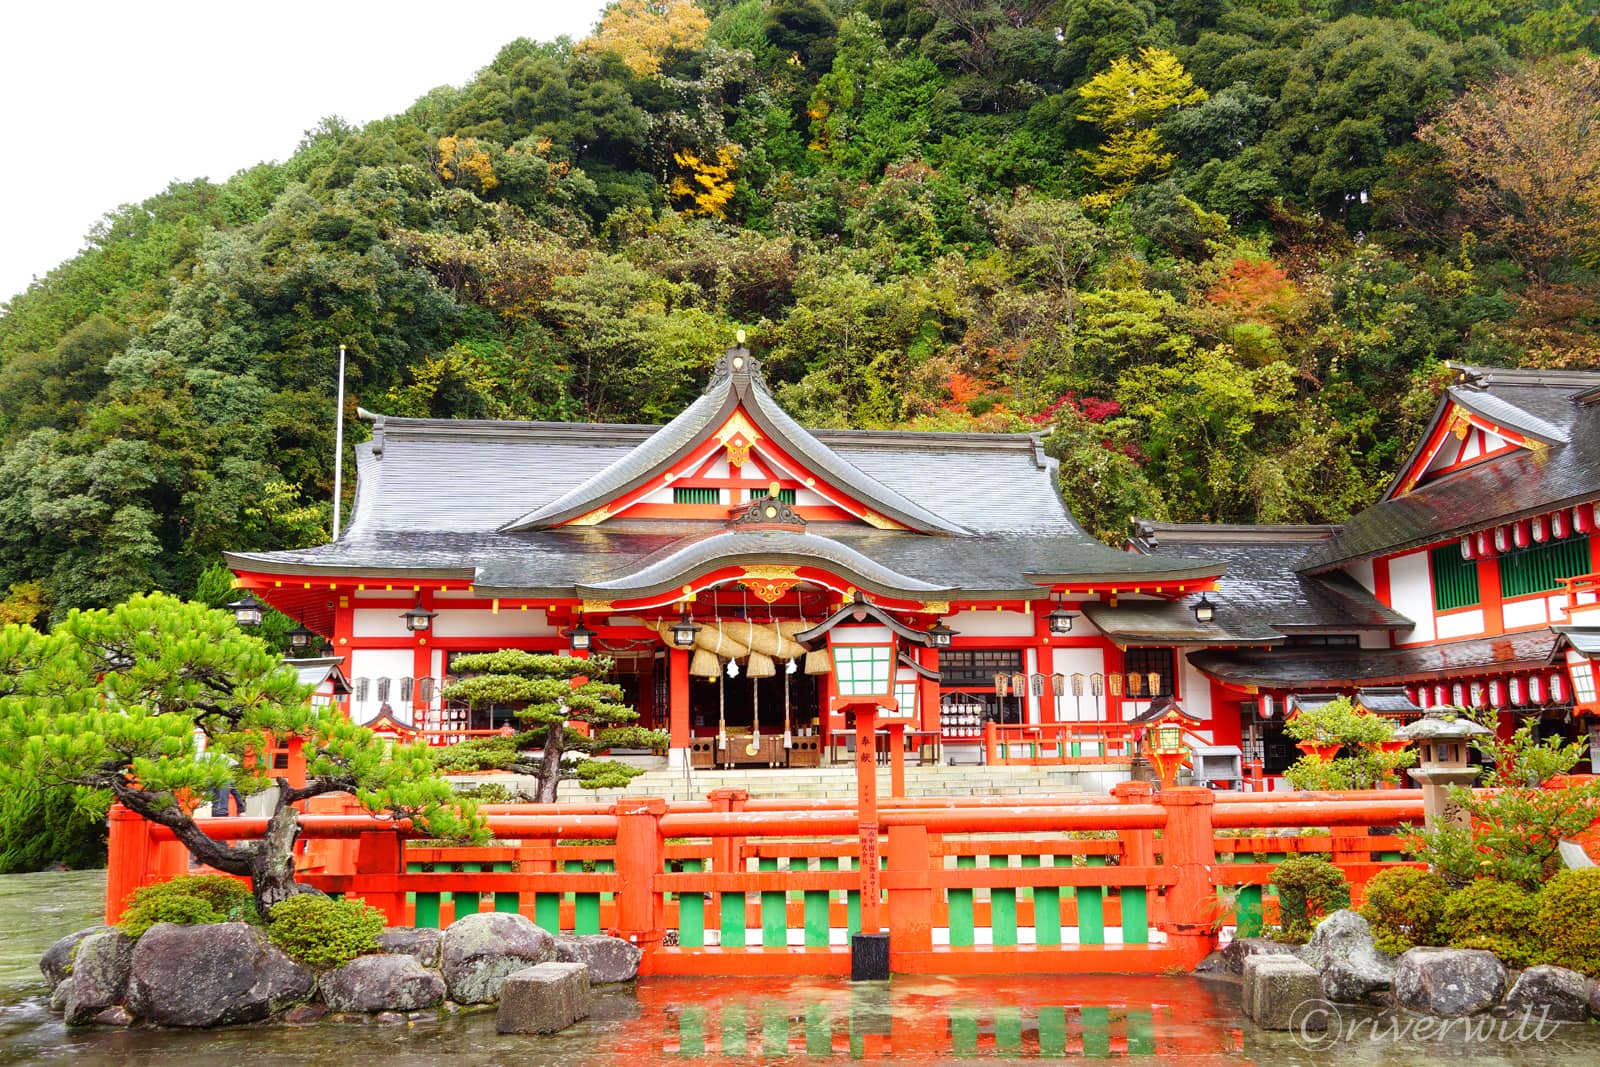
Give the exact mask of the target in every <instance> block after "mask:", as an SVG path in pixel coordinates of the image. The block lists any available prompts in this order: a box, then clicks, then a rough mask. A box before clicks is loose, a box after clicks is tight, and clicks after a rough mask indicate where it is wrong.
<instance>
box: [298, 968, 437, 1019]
mask: <svg viewBox="0 0 1600 1067" xmlns="http://www.w3.org/2000/svg"><path fill="white" fill-rule="evenodd" d="M318 988H320V989H321V990H322V1002H323V1003H324V1004H326V1005H327V1006H328V1009H329V1010H330V1011H351V1012H355V1011H359V1012H378V1011H417V1010H418V1009H420V1008H431V1007H434V1006H435V1005H437V1004H439V1003H440V1002H442V1001H443V1000H444V979H443V978H440V977H439V975H438V974H437V973H436V972H434V971H430V970H428V969H427V968H426V967H424V966H423V965H422V964H420V963H418V962H417V959H416V957H415V956H407V955H399V956H358V957H357V958H356V959H353V960H351V961H350V962H349V963H347V964H345V965H344V966H343V967H340V968H339V969H338V970H336V971H329V972H328V973H327V974H325V975H323V976H322V980H321V981H320V982H319V983H318Z"/></svg>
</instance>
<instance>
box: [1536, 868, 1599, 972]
mask: <svg viewBox="0 0 1600 1067" xmlns="http://www.w3.org/2000/svg"><path fill="white" fill-rule="evenodd" d="M1535 932H1536V933H1537V935H1538V937H1539V940H1540V941H1541V942H1543V944H1544V947H1545V948H1544V955H1543V957H1542V959H1541V961H1540V962H1542V963H1553V964H1555V965H1556V966H1558V967H1569V968H1571V969H1572V970H1574V971H1582V972H1583V973H1584V974H1587V975H1591V976H1597V977H1600V868H1594V867H1590V868H1586V869H1584V870H1580V871H1561V872H1559V873H1557V874H1556V876H1555V877H1554V878H1552V879H1550V881H1549V882H1547V883H1546V884H1545V887H1544V889H1543V890H1542V891H1541V892H1540V893H1539V924H1538V927H1537V929H1536V931H1535Z"/></svg>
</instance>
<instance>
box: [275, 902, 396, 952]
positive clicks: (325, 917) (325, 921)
mask: <svg viewBox="0 0 1600 1067" xmlns="http://www.w3.org/2000/svg"><path fill="white" fill-rule="evenodd" d="M271 918H272V921H271V924H270V925H269V926H268V927H267V936H268V937H270V938H272V943H273V944H274V945H277V946H278V947H279V948H281V949H283V951H285V952H287V953H288V954H289V955H291V956H293V957H294V958H295V959H297V960H299V961H300V962H301V963H304V964H306V965H307V966H308V967H316V968H317V969H319V970H325V969H329V968H333V967H343V966H344V965H345V964H347V963H349V962H350V961H351V960H353V959H355V958H356V957H357V956H363V955H366V954H367V953H369V952H376V951H378V935H379V934H381V933H383V925H384V915H383V912H381V911H379V910H378V909H377V908H374V907H372V906H371V905H369V904H368V903H367V902H366V901H364V900H360V899H352V900H334V899H333V898H331V897H323V896H317V895H316V894H314V893H303V894H301V895H299V896H294V897H290V898H289V899H288V900H285V901H281V902H280V903H278V904H277V905H275V906H274V907H273V909H272V916H271Z"/></svg>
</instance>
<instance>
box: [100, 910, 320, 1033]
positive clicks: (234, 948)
mask: <svg viewBox="0 0 1600 1067" xmlns="http://www.w3.org/2000/svg"><path fill="white" fill-rule="evenodd" d="M314 988H316V976H315V975H314V974H313V973H312V972H311V969H310V968H308V967H303V966H301V965H300V964H298V963H296V962H295V961H294V960H292V959H290V958H289V957H288V956H286V955H284V954H283V952H281V951H280V950H279V949H278V947H277V946H276V945H274V944H273V943H272V942H271V941H268V940H267V935H266V934H264V933H262V932H261V931H260V930H258V929H257V928H256V927H254V926H249V925H246V924H245V923H214V924H210V925H204V926H175V925H173V924H172V923H157V924H156V925H155V926H152V927H151V928H150V929H149V930H148V931H146V932H145V935H144V936H143V937H141V938H140V939H139V943H138V945H137V946H135V948H134V950H133V966H132V970H131V971H130V974H129V977H128V1010H129V1011H131V1012H133V1014H134V1015H135V1016H136V1017H138V1018H139V1019H141V1020H143V1021H145V1022H149V1023H155V1024H156V1025H158V1026H226V1025H228V1024H229V1023H248V1022H255V1021H256V1020H258V1019H265V1018H267V1017H268V1016H269V1015H272V1014H274V1013H276V1012H278V1011H281V1010H283V1009H284V1008H287V1007H289V1006H291V1005H294V1004H298V1003H301V1002H302V1001H305V1000H309V999H310V997H311V991H312V990H313V989H314Z"/></svg>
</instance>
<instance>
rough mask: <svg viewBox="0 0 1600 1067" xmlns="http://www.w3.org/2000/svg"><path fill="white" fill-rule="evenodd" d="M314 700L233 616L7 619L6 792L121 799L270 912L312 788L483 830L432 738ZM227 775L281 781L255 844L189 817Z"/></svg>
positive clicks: (0, 735)
mask: <svg viewBox="0 0 1600 1067" xmlns="http://www.w3.org/2000/svg"><path fill="white" fill-rule="evenodd" d="M308 698H309V690H308V688H307V687H305V686H302V685H301V684H300V683H299V680H298V677H297V676H296V674H295V673H294V671H292V670H288V669H286V668H285V667H284V665H283V662H282V660H281V659H279V657H278V656H277V655H276V654H275V653H273V652H271V651H269V650H268V649H267V647H266V646H265V645H264V644H263V643H262V642H261V640H260V639H259V638H256V637H254V636H252V635H248V634H245V633H243V632H241V631H240V630H239V629H238V628H237V626H235V624H234V621H233V616H232V614H231V613H229V612H225V611H217V610H215V609H212V608H208V607H206V606H204V605H203V604H198V603H193V602H182V601H178V600H176V599H174V598H172V597H170V596H167V595H165V594H161V593H157V594H152V595H141V596H135V597H131V598H129V599H128V600H127V601H125V602H124V603H122V604H119V605H117V606H116V607H114V608H110V609H96V610H92V611H78V610H74V611H72V612H71V613H69V614H68V615H67V617H66V618H65V619H63V620H62V621H61V622H60V623H59V624H58V625H57V626H56V627H55V628H54V629H53V630H52V631H51V632H50V633H49V634H41V633H39V632H38V631H37V630H34V629H33V628H31V627H29V626H24V625H19V624H15V623H13V624H11V625H8V626H5V627H3V628H0V755H3V757H4V758H3V759H0V792H10V791H12V790H31V789H38V788H41V787H43V788H47V789H50V790H55V791H58V792H63V793H64V792H67V791H70V792H71V793H72V795H73V796H74V799H75V801H76V803H77V804H78V805H79V806H80V807H81V808H82V809H83V810H85V811H92V812H94V813H96V814H98V815H100V816H102V817H103V816H104V814H105V812H106V810H107V808H108V807H109V805H110V803H111V802H112V801H113V800H115V801H116V802H118V803H121V804H122V805H123V806H125V807H127V808H128V809H129V810H131V811H133V812H135V813H136V814H138V815H141V816H143V817H144V818H146V819H149V820H151V821H153V822H156V823H159V824H161V825H163V826H166V827H168V828H170V829H171V830H172V831H173V833H174V834H175V835H176V836H177V838H178V840H180V841H181V842H182V843H183V844H184V845H185V847H187V848H188V850H189V852H190V853H191V854H192V855H193V856H195V857H196V858H197V859H199V860H201V861H202V862H204V863H206V864H209V865H210V866H212V867H214V868H216V869H217V870H219V871H224V872H226V873H229V874H234V875H241V876H245V877H248V878H249V879H251V882H252V885H253V887H254V890H255V893H256V898H257V901H258V903H260V904H262V905H263V906H270V904H272V903H274V902H275V901H276V900H277V899H278V898H279V897H280V896H283V895H289V894H292V893H294V892H296V891H297V887H296V885H295V881H294V856H293V852H292V850H293V846H294V842H295V839H296V837H297V836H298V833H299V826H298V823H297V822H296V814H297V813H296V810H295V807H294V805H296V804H299V803H301V802H303V801H305V800H307V799H309V798H311V797H314V796H318V795H322V794H326V793H338V792H348V793H353V794H354V795H355V796H356V797H357V798H358V799H359V800H360V802H361V804H362V805H363V806H364V807H366V808H367V809H368V810H369V811H373V812H381V813H392V814H394V815H397V816H400V817H409V818H412V819H414V820H416V821H417V822H418V824H419V825H421V826H423V827H426V828H427V829H430V830H431V831H432V832H433V833H434V834H435V835H436V836H440V837H448V836H463V837H467V836H472V835H473V834H475V833H476V832H477V831H478V829H479V824H478V821H477V820H476V818H475V816H474V815H473V813H472V811H471V806H470V804H469V805H467V806H465V807H464V808H463V807H461V806H458V805H457V803H456V801H455V800H454V798H453V795H452V793H451V790H450V786H449V783H447V782H445V781H444V780H443V779H442V778H440V777H439V776H438V774H437V772H436V771H435V769H434V765H433V762H432V760H431V759H430V758H429V756H428V754H427V751H426V746H424V745H420V744H419V745H416V746H411V747H398V748H397V747H392V746H390V745H388V744H387V743H386V742H384V741H383V739H381V738H379V737H377V736H376V735H374V734H373V733H372V731H370V730H368V729H366V728H365V727H363V726H358V725H356V724H354V723H352V722H350V721H349V720H348V719H347V718H345V717H344V715H343V714H342V713H341V712H340V711H338V710H337V709H336V708H332V707H326V706H316V707H314V706H312V705H311V704H310V703H309V699H308ZM202 738H203V739H204V742H205V747H204V749H203V751H202V750H200V749H199V746H198V745H197V740H198V739H202ZM272 742H278V743H282V744H292V743H295V742H299V743H300V744H302V745H303V746H304V747H303V752H304V755H305V760H306V778H305V781H304V783H303V784H296V783H291V782H289V781H288V780H286V779H285V778H284V777H281V776H277V775H275V773H274V772H273V770H272V768H271V767H270V766H268V763H269V760H268V758H267V753H268V748H269V745H270V744H271V743H272ZM224 784H228V785H233V786H235V787H236V788H238V789H239V790H240V791H241V792H244V793H257V792H260V791H262V790H264V789H266V788H267V787H269V786H275V787H276V794H275V797H276V799H275V801H274V807H273V808H272V810H271V811H270V812H269V824H268V828H267V831H266V832H265V834H264V835H263V838H262V839H261V840H260V841H255V842H249V843H239V844H236V845H234V846H233V847H229V846H228V845H227V844H225V843H223V842H219V841H216V840H214V839H213V838H211V837H210V836H208V835H207V834H206V833H205V832H204V831H203V830H202V829H200V827H199V825H198V824H197V823H196V821H195V819H194V811H195V809H196V807H197V806H198V804H200V803H203V802H204V800H205V799H207V798H209V796H210V795H211V793H212V791H213V790H214V789H216V788H217V787H218V786H221V785H224Z"/></svg>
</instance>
